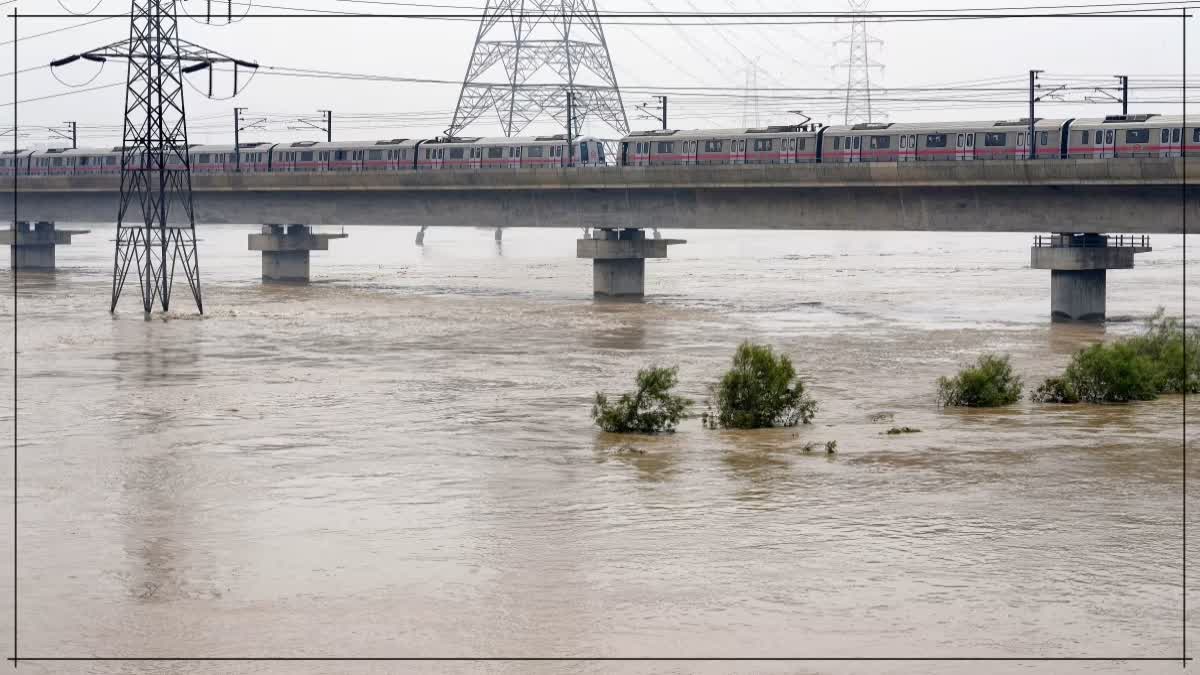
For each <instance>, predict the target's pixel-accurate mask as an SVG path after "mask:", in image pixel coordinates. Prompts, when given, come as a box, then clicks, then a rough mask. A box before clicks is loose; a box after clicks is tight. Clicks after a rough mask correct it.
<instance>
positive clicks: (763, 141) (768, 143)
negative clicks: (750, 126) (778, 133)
mask: <svg viewBox="0 0 1200 675" xmlns="http://www.w3.org/2000/svg"><path fill="white" fill-rule="evenodd" d="M774 149H775V141H774V139H770V138H760V139H758V140H757V141H754V151H755V152H768V151H770V150H774Z"/></svg>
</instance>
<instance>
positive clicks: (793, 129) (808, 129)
mask: <svg viewBox="0 0 1200 675" xmlns="http://www.w3.org/2000/svg"><path fill="white" fill-rule="evenodd" d="M769 134H776V135H778V134H796V135H802V136H803V135H808V136H816V135H817V128H816V127H815V126H813V125H807V124H806V125H790V126H782V125H781V126H768V127H742V128H733V129H666V130H664V129H650V130H647V131H633V132H630V133H629V135H627V136H625V137H624V138H622V139H621V140H622V141H645V140H651V139H655V138H658V139H662V140H668V141H669V140H673V139H678V138H686V139H688V140H693V139H698V138H702V139H712V138H734V137H737V136H751V137H753V136H758V135H769Z"/></svg>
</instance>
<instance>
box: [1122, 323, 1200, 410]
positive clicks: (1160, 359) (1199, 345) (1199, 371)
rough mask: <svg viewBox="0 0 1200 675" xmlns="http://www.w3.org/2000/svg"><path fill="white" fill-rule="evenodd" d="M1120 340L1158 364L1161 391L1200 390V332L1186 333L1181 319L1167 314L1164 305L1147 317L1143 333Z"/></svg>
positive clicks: (1170, 392)
mask: <svg viewBox="0 0 1200 675" xmlns="http://www.w3.org/2000/svg"><path fill="white" fill-rule="evenodd" d="M1121 342H1124V343H1127V344H1128V345H1129V346H1130V347H1132V348H1133V350H1134V351H1135V352H1136V353H1137V354H1139V355H1140V356H1144V357H1146V358H1147V359H1149V360H1150V361H1151V362H1153V363H1154V364H1155V367H1156V368H1157V369H1158V371H1159V372H1158V377H1159V380H1158V382H1157V390H1158V393H1160V394H1182V393H1184V392H1185V391H1186V392H1187V393H1189V394H1200V333H1197V332H1196V331H1195V330H1192V331H1189V332H1188V333H1187V334H1186V335H1185V334H1184V330H1183V324H1182V323H1181V322H1180V321H1179V319H1177V318H1174V317H1166V316H1164V314H1163V309H1162V308H1161V307H1160V308H1159V309H1158V311H1157V312H1155V313H1154V316H1151V317H1150V318H1149V319H1147V320H1146V332H1145V333H1144V334H1143V335H1139V336H1136V337H1131V338H1126V339H1124V340H1122V341H1121ZM1185 352H1186V358H1185Z"/></svg>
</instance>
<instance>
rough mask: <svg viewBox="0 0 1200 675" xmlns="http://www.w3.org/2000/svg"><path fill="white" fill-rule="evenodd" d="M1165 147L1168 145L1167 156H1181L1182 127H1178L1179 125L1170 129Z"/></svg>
mask: <svg viewBox="0 0 1200 675" xmlns="http://www.w3.org/2000/svg"><path fill="white" fill-rule="evenodd" d="M1167 147H1168V150H1167V156H1168V157H1181V156H1183V130H1182V129H1180V128H1179V127H1176V128H1174V129H1171V140H1170V142H1169V143H1168V144H1167Z"/></svg>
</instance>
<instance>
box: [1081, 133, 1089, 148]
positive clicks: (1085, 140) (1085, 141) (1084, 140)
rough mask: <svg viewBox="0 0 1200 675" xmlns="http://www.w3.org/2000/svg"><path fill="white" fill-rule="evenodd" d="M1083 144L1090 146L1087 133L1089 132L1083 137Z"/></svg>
mask: <svg viewBox="0 0 1200 675" xmlns="http://www.w3.org/2000/svg"><path fill="white" fill-rule="evenodd" d="M1082 143H1083V144H1084V145H1087V144H1088V132H1087V131H1085V132H1083V136H1082Z"/></svg>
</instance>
